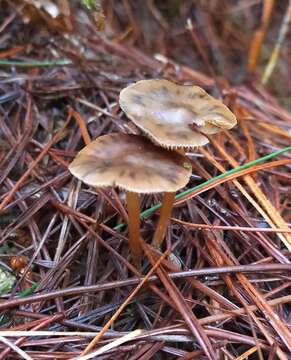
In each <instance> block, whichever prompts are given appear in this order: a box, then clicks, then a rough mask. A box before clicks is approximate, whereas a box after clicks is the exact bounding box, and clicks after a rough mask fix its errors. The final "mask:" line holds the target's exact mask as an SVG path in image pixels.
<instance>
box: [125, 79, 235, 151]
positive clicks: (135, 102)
mask: <svg viewBox="0 0 291 360" xmlns="http://www.w3.org/2000/svg"><path fill="white" fill-rule="evenodd" d="M119 103H120V106H121V108H122V110H123V111H124V112H125V113H126V115H127V116H128V117H129V118H130V119H131V120H132V121H133V122H134V124H135V125H136V126H138V127H139V128H140V129H142V130H143V131H144V132H145V133H146V134H148V135H149V136H150V137H151V138H153V140H154V141H155V142H157V143H158V144H159V145H161V146H164V147H195V146H202V145H205V144H207V143H208V139H207V137H206V136H204V135H203V133H204V134H216V133H217V132H219V131H221V129H231V128H232V127H233V126H235V125H236V123H237V121H236V117H235V115H234V114H233V113H232V112H231V111H230V110H229V109H228V108H227V107H226V106H225V105H224V104H223V103H222V102H221V101H219V100H217V99H215V98H213V97H212V96H210V95H208V94H207V93H206V91H204V90H203V89H201V88H200V87H199V86H188V85H178V84H175V83H172V82H171V81H168V80H159V79H154V80H141V81H138V82H136V83H135V84H132V85H130V86H128V87H127V88H125V89H123V90H122V91H121V92H120V97H119ZM193 125H194V126H195V127H196V130H197V131H195V128H194V127H193Z"/></svg>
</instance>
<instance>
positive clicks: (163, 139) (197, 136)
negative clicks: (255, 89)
mask: <svg viewBox="0 0 291 360" xmlns="http://www.w3.org/2000/svg"><path fill="white" fill-rule="evenodd" d="M119 103H120V107H121V108H122V110H123V111H124V112H125V114H126V115H127V116H128V118H129V119H130V120H132V122H133V123H134V124H135V125H136V126H137V127H138V128H140V129H141V130H142V131H144V132H145V134H146V135H147V136H149V137H150V138H151V139H152V140H153V141H154V142H155V143H157V144H158V145H160V146H162V147H165V148H172V149H180V152H181V151H182V152H184V150H183V149H184V148H193V147H197V146H203V145H206V144H207V143H208V142H209V140H208V137H207V135H211V134H216V133H218V132H219V131H221V130H223V129H226V130H228V129H231V128H232V127H234V126H235V125H236V123H237V121H236V117H235V115H234V114H233V113H232V112H231V111H230V110H229V109H228V108H227V106H225V105H224V104H223V103H222V102H221V101H219V100H217V99H215V98H213V97H212V96H210V95H209V94H207V92H206V91H205V90H203V89H202V88H200V87H199V86H190V85H178V84H175V83H173V82H171V81H168V80H164V79H152V80H141V81H138V82H136V83H134V84H132V85H129V86H128V87H126V88H125V89H123V90H122V91H121V92H120V97H119ZM174 199H175V194H174V193H169V192H168V193H166V194H165V196H164V199H163V202H162V207H161V210H160V219H159V223H158V225H157V228H156V231H155V235H154V238H153V244H154V245H155V246H157V247H160V245H161V243H162V241H163V239H164V237H165V233H166V228H167V224H168V221H169V218H170V215H171V211H172V207H173V204H174Z"/></svg>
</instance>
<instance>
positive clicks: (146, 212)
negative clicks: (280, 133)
mask: <svg viewBox="0 0 291 360" xmlns="http://www.w3.org/2000/svg"><path fill="white" fill-rule="evenodd" d="M287 151H291V146H287V147H285V148H283V149H281V150H278V151H275V152H273V153H271V154H268V155H265V156H262V157H260V158H258V159H256V160H253V161H250V162H248V163H246V164H244V165H240V166H238V167H236V168H234V169H231V170H229V171H227V172H225V173H223V174H220V175H217V176H215V177H213V178H211V179H209V180H207V181H205V182H203V183H201V184H199V185H197V186H194V187H192V188H190V189H187V190H185V191H183V192H181V193H180V194H178V195H176V196H175V200H181V199H183V197H185V196H188V195H189V194H191V193H193V192H195V191H196V190H199V189H201V188H203V187H204V186H207V185H209V184H212V183H214V182H216V181H217V180H220V179H223V178H225V177H227V176H229V175H231V174H235V173H237V172H239V171H241V170H245V169H248V168H250V167H252V166H254V165H258V164H261V163H263V162H265V161H267V160H270V159H273V158H274V157H276V156H279V155H281V154H283V153H285V152H287ZM161 206H162V204H161V203H158V204H156V205H154V206H152V207H150V208H149V209H146V210H144V211H143V212H142V213H141V214H140V216H141V219H144V218H146V217H148V216H150V215H151V214H153V213H154V212H155V211H157V210H158V209H159V208H160V207H161ZM125 225H126V224H119V225H117V226H115V227H114V230H120V229H122V228H123V227H124V226H125Z"/></svg>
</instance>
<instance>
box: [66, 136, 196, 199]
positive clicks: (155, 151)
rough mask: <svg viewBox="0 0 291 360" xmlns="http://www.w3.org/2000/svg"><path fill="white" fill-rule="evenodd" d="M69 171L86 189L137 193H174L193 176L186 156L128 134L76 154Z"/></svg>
mask: <svg viewBox="0 0 291 360" xmlns="http://www.w3.org/2000/svg"><path fill="white" fill-rule="evenodd" d="M69 170H70V172H71V173H72V174H73V175H74V176H76V177H77V178H78V179H80V180H82V181H83V182H84V183H86V184H88V185H91V186H98V187H103V186H118V187H120V188H122V189H125V190H128V191H133V192H138V193H156V192H174V191H177V190H178V189H180V188H182V187H184V186H185V185H186V184H187V183H188V181H189V178H190V176H191V172H192V168H191V164H190V163H189V160H188V159H187V158H186V157H185V156H183V155H181V154H179V153H177V152H175V151H170V150H166V149H163V148H161V147H159V146H157V145H155V144H153V143H152V142H151V141H150V140H148V139H146V138H144V137H143V136H139V135H128V134H109V135H104V136H100V137H99V138H97V139H96V140H95V141H92V142H91V143H90V144H89V145H87V146H86V147H85V148H83V149H82V150H81V151H80V152H79V153H78V154H77V156H76V158H75V159H74V161H73V162H72V163H71V164H70V166H69Z"/></svg>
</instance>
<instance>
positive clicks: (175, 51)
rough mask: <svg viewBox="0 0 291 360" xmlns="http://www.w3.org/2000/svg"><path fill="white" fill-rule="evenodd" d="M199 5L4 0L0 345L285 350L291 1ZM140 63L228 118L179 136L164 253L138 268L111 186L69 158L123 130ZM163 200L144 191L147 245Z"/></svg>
mask: <svg viewBox="0 0 291 360" xmlns="http://www.w3.org/2000/svg"><path fill="white" fill-rule="evenodd" d="M205 3H206V2H204V1H190V0H189V1H179V0H167V1H129V0H123V1H117V0H111V1H105V2H104V7H103V11H104V13H102V12H101V11H100V8H98V7H97V8H96V9H95V10H94V9H93V10H91V11H90V10H88V9H86V8H85V6H84V5H81V4H80V3H79V2H78V1H70V2H68V1H59V2H56V3H53V2H52V1H50V0H48V1H40V0H39V1H38V0H33V1H10V0H0V169H1V171H0V212H1V215H0V229H1V236H0V296H1V300H0V310H1V317H0V321H1V329H0V330H1V331H0V359H52V360H53V359H73V358H78V359H83V360H85V359H87V358H88V359H89V358H95V359H97V358H98V359H115V360H117V359H118V360H119V359H127V360H146V359H179V360H186V359H227V360H233V359H236V360H243V359H260V360H262V359H268V360H272V359H280V360H287V359H288V358H289V359H290V354H291V335H290V320H291V315H290V303H291V295H290V286H291V278H290V275H291V264H290V250H291V227H290V223H291V199H290V194H291V191H290V183H291V172H290V169H291V147H290V144H291V141H290V139H291V114H290V112H289V111H291V101H290V99H291V88H290V72H291V56H290V51H291V48H290V44H291V41H290V40H291V37H290V36H291V34H290V31H289V33H288V32H287V30H288V29H287V27H288V24H290V17H291V2H289V4H288V1H280V2H274V1H267V0H266V1H264V2H263V1H239V0H237V1H226V0H220V1H218V0H212V1H209V2H208V3H207V7H206V5H205ZM56 15H57V17H55V16H56ZM275 46H277V47H278V46H279V48H280V49H279V50H280V51H279V56H278V57H277V58H276V53H274V52H273V50H274V47H275ZM288 77H289V80H288ZM150 78H166V79H169V80H172V81H174V82H177V83H181V84H194V85H199V86H201V87H203V88H204V89H205V90H206V91H207V92H208V93H210V94H211V95H213V96H214V97H216V98H219V99H221V100H223V102H224V103H225V104H226V105H228V106H229V108H230V109H231V110H232V111H233V112H234V113H235V115H236V117H237V119H238V125H237V126H236V127H235V128H234V129H232V130H230V131H228V132H222V133H220V134H218V135H215V136H211V138H210V143H209V144H208V145H206V146H205V147H201V148H197V149H194V150H192V151H189V152H187V156H188V157H189V159H190V160H191V163H192V167H193V175H192V177H191V180H190V182H189V183H188V185H187V188H184V189H182V190H181V192H180V193H179V199H178V200H177V201H176V204H175V207H174V209H173V213H172V217H171V221H170V225H169V229H168V232H167V236H166V242H165V246H164V248H163V251H164V252H166V255H168V254H169V253H171V254H172V255H171V257H170V259H175V263H173V261H170V260H169V259H168V260H165V258H162V259H160V260H159V263H158V264H157V265H156V266H154V267H153V265H154V263H155V262H157V261H158V260H157V258H158V257H157V256H156V257H155V258H152V257H151V253H150V251H149V253H147V254H145V255H144V259H143V265H142V268H136V267H135V266H134V265H133V262H132V259H131V254H130V251H129V248H128V233H127V227H126V226H125V225H124V220H125V219H126V218H127V210H126V204H125V195H124V192H123V191H121V190H118V189H115V190H113V189H106V188H104V189H99V188H92V187H89V186H87V185H85V184H83V183H80V182H79V181H77V179H75V178H74V177H73V176H72V175H71V174H70V173H69V171H68V164H69V163H70V162H71V161H72V160H73V158H74V157H75V155H76V154H77V152H78V151H79V150H80V149H81V148H82V147H84V145H85V144H86V143H88V142H89V141H91V139H95V138H97V137H98V136H100V135H103V134H108V133H111V132H115V133H116V132H119V133H121V132H131V131H133V128H132V126H131V125H130V121H129V120H128V119H127V118H126V116H125V115H124V113H123V112H122V111H121V109H120V107H119V104H118V98H119V92H120V90H121V89H123V88H124V87H126V86H127V85H128V84H130V83H132V82H134V81H137V80H140V79H150ZM246 164H247V165H246ZM221 174H224V175H221ZM160 201H161V196H159V195H144V196H141V207H142V211H143V215H144V216H143V218H142V223H141V234H142V237H143V239H144V240H145V242H147V243H150V242H151V239H152V236H153V233H154V230H155V226H156V223H157V220H158V215H159V206H156V205H157V204H159V202H160ZM166 255H165V256H166ZM8 330H9V331H10V333H7V331H8ZM11 331H13V333H12V332H11ZM96 351H97V352H96ZM95 352H96V353H95ZM86 354H87V355H86Z"/></svg>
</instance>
